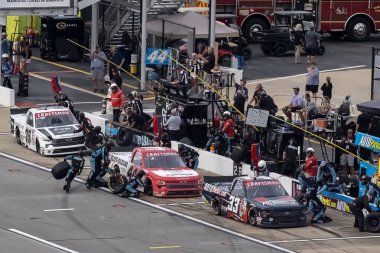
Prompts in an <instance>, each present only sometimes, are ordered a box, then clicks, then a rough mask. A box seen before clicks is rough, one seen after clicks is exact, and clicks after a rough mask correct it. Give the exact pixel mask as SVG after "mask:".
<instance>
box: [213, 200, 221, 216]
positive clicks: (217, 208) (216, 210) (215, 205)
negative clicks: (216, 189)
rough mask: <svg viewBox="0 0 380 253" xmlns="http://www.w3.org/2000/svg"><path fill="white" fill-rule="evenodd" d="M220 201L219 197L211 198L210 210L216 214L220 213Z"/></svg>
mask: <svg viewBox="0 0 380 253" xmlns="http://www.w3.org/2000/svg"><path fill="white" fill-rule="evenodd" d="M221 205H222V203H221V201H220V198H219V197H217V196H215V197H214V198H213V199H212V200H211V207H212V210H213V211H214V213H215V214H216V215H221V213H222V207H221Z"/></svg>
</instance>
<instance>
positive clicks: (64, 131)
mask: <svg viewBox="0 0 380 253" xmlns="http://www.w3.org/2000/svg"><path fill="white" fill-rule="evenodd" d="M75 130H77V128H75V126H74V125H71V126H63V127H49V128H38V129H37V131H38V132H40V133H41V134H43V135H45V136H46V137H49V136H50V137H52V138H53V139H56V138H62V137H70V136H74V135H80V134H74V131H75Z"/></svg>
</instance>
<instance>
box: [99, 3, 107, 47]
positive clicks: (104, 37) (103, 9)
mask: <svg viewBox="0 0 380 253" xmlns="http://www.w3.org/2000/svg"><path fill="white" fill-rule="evenodd" d="M105 9H106V7H105V6H104V4H102V13H103V14H102V16H103V19H102V45H100V46H101V48H102V50H103V51H104V47H105V41H106V30H105V29H106V28H105V25H104V22H105V20H104V19H105V18H106V17H105V13H106V10H105Z"/></svg>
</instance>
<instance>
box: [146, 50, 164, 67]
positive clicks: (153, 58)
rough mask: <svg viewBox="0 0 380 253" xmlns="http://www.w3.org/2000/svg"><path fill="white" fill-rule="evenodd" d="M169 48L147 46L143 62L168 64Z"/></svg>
mask: <svg viewBox="0 0 380 253" xmlns="http://www.w3.org/2000/svg"><path fill="white" fill-rule="evenodd" d="M169 56H170V49H161V48H147V49H146V55H145V64H147V65H168V64H169Z"/></svg>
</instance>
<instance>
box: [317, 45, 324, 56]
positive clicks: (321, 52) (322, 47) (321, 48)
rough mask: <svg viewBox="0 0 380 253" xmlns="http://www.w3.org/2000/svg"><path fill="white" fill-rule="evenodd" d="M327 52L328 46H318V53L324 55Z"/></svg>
mask: <svg viewBox="0 0 380 253" xmlns="http://www.w3.org/2000/svg"><path fill="white" fill-rule="evenodd" d="M325 52H326V48H325V47H324V46H320V47H318V48H317V55H324V54H325Z"/></svg>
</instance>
